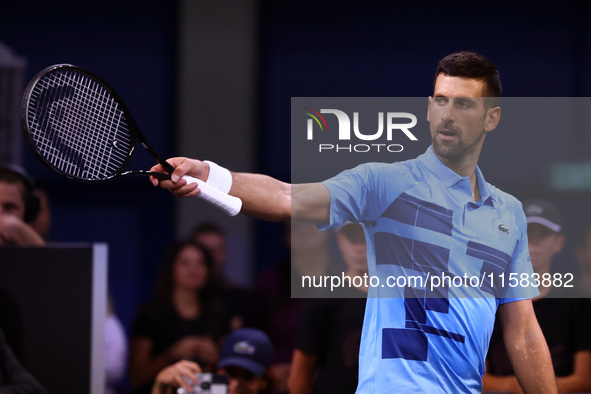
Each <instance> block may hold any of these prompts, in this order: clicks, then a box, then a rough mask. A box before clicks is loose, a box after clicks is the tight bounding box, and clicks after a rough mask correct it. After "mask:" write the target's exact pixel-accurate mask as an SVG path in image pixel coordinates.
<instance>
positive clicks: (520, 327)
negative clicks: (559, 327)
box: [499, 300, 558, 393]
mask: <svg viewBox="0 0 591 394" xmlns="http://www.w3.org/2000/svg"><path fill="white" fill-rule="evenodd" d="M499 313H500V318H501V323H502V325H503V336H504V339H505V346H506V348H507V354H508V355H509V359H510V360H511V363H512V364H513V370H514V371H515V376H516V377H517V380H518V381H519V384H520V385H521V388H522V389H523V391H525V392H526V393H557V392H558V389H557V387H556V378H555V377H554V369H553V367H552V360H551V358H550V351H549V350H548V345H547V344H546V339H545V338H544V335H543V334H542V330H540V326H539V325H538V320H537V319H536V315H535V313H534V309H533V305H532V301H531V300H522V301H514V302H509V303H506V304H503V305H501V306H499Z"/></svg>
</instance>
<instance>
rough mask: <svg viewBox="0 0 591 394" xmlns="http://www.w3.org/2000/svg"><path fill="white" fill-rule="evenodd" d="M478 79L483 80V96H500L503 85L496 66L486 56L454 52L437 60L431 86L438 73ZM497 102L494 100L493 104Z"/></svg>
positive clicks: (468, 52) (467, 52)
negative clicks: (437, 63)
mask: <svg viewBox="0 0 591 394" xmlns="http://www.w3.org/2000/svg"><path fill="white" fill-rule="evenodd" d="M442 73H443V74H445V75H449V76H450V77H463V78H472V79H478V80H480V81H483V82H484V85H485V87H484V92H483V96H484V97H501V94H502V93H503V87H502V85H501V78H500V77H499V71H498V70H497V67H496V66H495V65H494V63H493V62H491V61H490V60H489V59H488V58H487V57H485V56H483V55H481V54H479V53H476V52H471V51H461V52H454V53H452V54H451V55H447V56H446V57H444V58H443V59H441V60H440V61H439V65H438V66H437V72H436V73H435V80H434V81H433V88H435V82H436V81H437V77H438V76H439V74H442ZM497 103H498V100H495V103H494V105H496V104H497Z"/></svg>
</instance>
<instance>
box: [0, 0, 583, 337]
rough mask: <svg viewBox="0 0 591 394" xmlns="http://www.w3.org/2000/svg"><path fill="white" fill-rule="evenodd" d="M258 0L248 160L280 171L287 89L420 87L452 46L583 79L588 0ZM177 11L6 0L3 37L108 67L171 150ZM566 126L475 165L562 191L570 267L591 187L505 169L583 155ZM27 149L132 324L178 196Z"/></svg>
mask: <svg viewBox="0 0 591 394" xmlns="http://www.w3.org/2000/svg"><path fill="white" fill-rule="evenodd" d="M257 8H258V20H259V24H258V36H259V40H258V47H257V48H256V51H257V56H258V72H257V74H258V75H257V79H258V92H257V95H258V97H257V104H258V105H257V107H258V109H257V113H258V122H257V124H256V130H259V131H258V135H257V136H256V138H257V139H258V142H259V143H258V146H259V148H258V152H257V160H256V163H253V168H254V169H255V170H256V171H257V172H262V173H266V174H269V175H272V176H275V177H278V178H280V179H282V180H285V181H288V180H289V178H290V160H289V155H290V132H289V128H290V98H291V97H311V96H324V97H331V96H345V97H347V96H353V97H354V96H360V97H370V96H377V97H380V96H384V97H389V96H397V97H399V96H402V97H404V96H411V97H415V96H416V97H426V96H428V95H429V94H430V93H431V91H432V83H433V77H434V72H435V68H436V64H437V62H438V61H439V59H441V58H442V57H443V56H445V55H447V54H449V53H451V52H453V51H457V50H476V51H478V52H481V53H482V54H484V55H486V56H488V57H489V58H491V59H492V60H493V61H494V62H495V63H496V65H497V66H498V68H499V70H500V72H501V78H502V81H503V85H504V94H505V95H506V96H512V97H543V96H548V97H563V96H564V97H570V96H589V95H591V69H590V67H589V66H590V65H591V28H590V27H589V24H588V20H587V18H588V16H589V15H590V11H591V6H589V5H585V4H583V3H582V2H575V1H566V2H560V3H559V2H554V1H547V2H543V1H535V2H534V1H524V2H513V1H512V2H509V1H501V2H494V3H493V2H432V1H421V2H405V3H398V2H368V1H365V2H359V1H348V0H344V1H289V2H282V1H260V2H259V3H258V5H257ZM178 12H179V4H178V3H177V2H176V1H171V0H167V1H138V0H133V1H120V0H119V1H114V0H103V1H101V2H97V3H92V2H90V3H88V2H77V3H60V2H41V1H22V2H14V1H13V2H6V1H4V2H2V5H1V6H0V41H1V42H3V43H4V44H6V45H8V46H9V47H10V48H12V49H13V50H14V52H15V53H16V54H17V55H19V56H22V57H24V58H26V59H27V62H28V69H27V80H28V79H30V78H31V77H32V76H33V75H34V73H36V72H37V71H39V70H41V69H42V68H44V67H46V66H48V65H50V64H54V63H73V64H76V65H78V66H80V67H83V68H87V69H90V70H91V71H93V72H94V73H96V74H97V75H100V76H101V77H102V78H103V79H105V80H106V81H109V83H110V84H111V85H112V86H113V87H114V88H115V89H116V90H117V91H118V92H119V94H120V95H121V96H122V97H123V98H124V99H125V101H126V103H127V104H128V106H129V107H130V109H131V111H132V113H133V114H134V118H135V119H136V121H137V122H138V123H139V125H140V127H141V128H142V130H143V131H144V133H145V134H146V135H147V137H148V139H149V140H150V141H151V142H152V144H153V145H154V146H156V147H157V149H158V150H159V152H160V153H161V154H162V155H163V156H165V157H168V156H172V155H174V154H175V152H174V147H175V143H176V140H175V130H176V125H175V124H176V121H175V100H176V92H177V89H178V86H177V82H178V81H177V75H176V71H177V66H178V64H177V58H178V55H179V54H178V50H177V48H178V45H177V42H178V38H179V37H178ZM227 50H229V51H231V50H232V48H227ZM223 83H224V81H220V84H223ZM546 116H548V117H551V116H552V113H551V111H548V113H547V114H546ZM571 134H573V133H570V134H569V136H570V137H569V140H568V141H565V139H564V133H563V132H562V130H560V129H557V130H554V132H553V133H551V134H550V135H538V134H536V131H535V130H524V131H523V133H522V134H520V135H516V136H515V138H514V139H512V142H511V143H512V144H516V145H515V146H517V147H520V148H521V149H520V151H521V157H518V158H514V160H510V161H504V160H498V161H496V162H495V164H494V165H493V166H487V167H486V168H483V172H484V173H485V175H486V176H487V178H488V180H489V181H490V182H491V183H493V184H496V185H498V186H499V187H500V188H502V189H503V190H505V191H508V192H510V193H512V194H514V195H516V196H517V197H518V198H520V199H527V198H530V197H533V196H540V195H542V196H544V197H548V198H552V199H554V200H555V201H556V202H557V203H558V204H559V205H560V207H561V208H562V209H563V211H564V213H565V215H566V217H567V220H568V226H567V230H566V234H567V237H568V240H567V247H566V249H567V250H566V251H565V252H563V253H562V254H561V259H562V260H564V261H565V262H566V263H567V264H569V265H568V266H569V267H576V266H575V265H573V263H572V261H573V254H572V249H573V247H574V239H575V238H576V235H577V233H578V231H579V230H580V229H581V227H582V226H583V225H584V224H585V223H586V222H587V221H589V220H591V210H590V209H589V205H588V204H589V201H588V200H589V192H588V191H579V192H568V193H567V192H557V191H553V190H551V189H550V187H549V186H548V183H547V177H545V176H538V175H539V173H538V172H539V171H540V169H539V168H535V167H533V166H532V168H530V169H529V170H530V171H531V174H532V176H531V177H530V176H528V175H527V173H526V175H525V176H523V175H521V174H523V171H522V172H518V174H520V175H519V176H511V174H514V173H515V171H514V170H515V166H526V168H527V164H528V157H529V155H531V154H532V152H533V153H535V154H539V153H540V152H544V154H546V155H547V156H548V158H549V160H566V159H568V160H572V161H585V160H589V156H590V155H589V147H590V137H589V134H590V133H589V132H588V131H587V130H581V131H580V132H579V133H574V135H571ZM556 144H558V145H559V146H561V147H562V148H561V149H560V153H559V154H558V156H554V155H553V150H554V148H555V146H556ZM565 147H566V148H565ZM563 148H564V149H563ZM486 149H487V147H486V146H485V154H486ZM138 152H139V153H138V154H137V155H136V156H135V157H134V160H133V161H132V163H133V164H132V166H133V167H134V168H147V167H150V166H151V165H152V160H151V158H149V157H147V156H146V155H144V154H143V152H140V151H138ZM24 155H25V156H24V157H25V161H24V165H25V167H26V168H27V169H28V170H29V171H30V172H31V174H32V175H33V176H34V177H35V178H36V179H37V180H38V181H39V184H40V185H41V186H42V187H43V188H44V189H46V190H47V192H48V193H49V195H50V198H51V202H52V207H53V213H54V222H53V228H52V239H54V240H57V241H84V242H106V243H108V244H109V248H110V270H109V287H110V291H111V293H112V295H113V300H114V303H115V307H116V310H117V312H118V314H119V316H120V318H121V320H122V321H123V323H124V325H125V326H126V328H127V329H129V327H130V324H131V320H132V318H133V314H134V312H135V310H136V308H137V305H138V304H139V303H140V302H142V301H143V300H145V299H146V297H147V296H148V295H149V294H150V292H151V291H152V288H153V281H154V278H155V273H156V268H157V266H158V265H159V263H160V256H161V253H162V250H163V248H164V245H165V244H166V243H168V242H169V241H170V240H171V239H173V238H174V236H175V222H174V220H173V218H174V214H173V212H174V204H175V200H174V198H173V197H172V196H171V195H169V194H168V193H166V192H164V191H161V190H154V189H153V188H152V187H151V185H150V184H149V183H148V182H147V180H145V179H141V178H138V179H135V178H128V179H122V180H118V181H114V182H110V183H105V184H100V185H80V184H74V183H69V182H67V181H65V180H63V179H62V178H59V177H57V176H54V175H53V174H52V173H50V172H49V171H48V170H47V169H45V168H44V167H42V166H41V165H40V164H39V163H37V161H36V160H35V159H34V158H33V157H32V155H31V154H30V153H29V152H28V151H27V152H25V153H24ZM221 164H223V163H221ZM255 231H256V239H257V245H256V247H255V248H254V250H255V256H254V257H253V259H252V260H253V261H254V262H255V263H254V269H255V270H257V271H260V270H261V269H262V268H264V267H267V266H269V265H271V264H273V263H274V262H275V261H277V259H278V258H279V257H280V256H281V255H282V254H283V253H284V252H285V251H284V250H283V249H282V246H281V240H280V236H279V234H280V233H281V225H279V224H267V223H262V222H257V224H256V227H255ZM573 269H574V268H573Z"/></svg>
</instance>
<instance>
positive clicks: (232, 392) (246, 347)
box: [152, 328, 274, 394]
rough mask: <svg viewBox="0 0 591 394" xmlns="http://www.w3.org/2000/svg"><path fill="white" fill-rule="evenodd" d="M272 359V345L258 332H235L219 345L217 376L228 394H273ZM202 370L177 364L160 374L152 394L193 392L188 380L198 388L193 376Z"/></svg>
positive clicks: (193, 365)
mask: <svg viewBox="0 0 591 394" xmlns="http://www.w3.org/2000/svg"><path fill="white" fill-rule="evenodd" d="M272 359H273V345H272V343H271V340H270V339H269V337H268V336H267V335H266V334H265V333H264V332H262V331H261V330H257V329H252V328H244V329H241V330H237V331H234V332H233V333H232V334H230V335H229V336H228V338H227V339H226V340H225V341H224V344H223V345H222V350H221V354H220V361H219V363H218V365H217V367H218V373H219V374H221V375H226V376H227V377H228V381H229V384H228V394H272V393H274V389H273V378H272V376H271V371H270V369H269V366H270V365H271V360H272ZM198 372H201V367H200V366H199V365H198V364H196V363H193V362H190V361H179V362H178V363H176V364H174V365H171V366H170V367H167V368H165V369H164V370H162V371H161V372H160V373H159V374H158V376H157V378H156V383H155V384H154V387H153V390H152V394H164V393H167V392H171V390H172V389H174V388H177V387H181V386H182V387H183V388H184V389H185V390H187V392H188V393H192V392H193V390H192V389H191V387H190V386H189V384H188V382H187V380H189V381H191V382H192V383H193V384H195V385H196V384H198V383H199V381H198V379H197V378H196V376H195V375H196V373H198Z"/></svg>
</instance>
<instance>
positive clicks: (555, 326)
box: [483, 200, 591, 392]
mask: <svg viewBox="0 0 591 394" xmlns="http://www.w3.org/2000/svg"><path fill="white" fill-rule="evenodd" d="M524 210H525V215H526V217H527V223H528V225H527V236H528V242H529V253H530V257H531V261H532V265H533V268H534V271H535V272H536V273H537V274H538V275H540V286H539V290H540V296H539V297H537V298H535V299H534V300H533V306H534V310H535V313H536V316H537V318H538V322H539V324H540V328H541V329H542V332H543V334H544V337H545V338H546V342H547V343H548V348H549V350H550V354H551V356H552V364H553V366H554V372H555V374H556V383H557V384H558V390H559V391H560V392H587V391H590V390H591V335H590V333H591V306H590V303H589V300H588V299H582V298H557V297H561V296H562V297H564V296H570V295H572V294H569V293H565V291H564V290H565V289H564V288H562V287H560V286H561V284H562V285H564V283H565V281H564V280H563V281H562V282H554V280H551V279H548V278H553V276H550V275H551V263H552V259H553V257H554V256H555V255H556V254H557V253H558V252H560V251H561V250H562V248H563V246H564V242H565V237H564V233H563V228H562V226H563V221H562V216H561V215H560V212H559V211H558V209H557V208H556V207H555V206H554V205H553V204H552V203H550V202H548V201H544V200H532V201H528V202H526V203H525V204H524ZM545 278H546V280H545ZM497 322H499V319H497ZM532 357H535V355H532ZM487 363H488V367H487V372H486V373H485V375H484V377H483V385H484V390H494V391H503V392H519V391H521V388H520V386H519V383H518V382H517V379H516V378H515V376H514V372H513V368H512V365H511V362H510V361H509V357H508V355H507V351H506V350H505V345H504V344H503V339H502V327H501V326H500V325H499V324H496V325H495V329H494V332H493V335H492V338H491V342H490V347H489V352H488V358H487Z"/></svg>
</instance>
